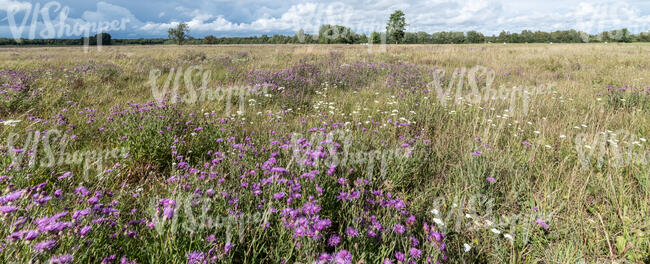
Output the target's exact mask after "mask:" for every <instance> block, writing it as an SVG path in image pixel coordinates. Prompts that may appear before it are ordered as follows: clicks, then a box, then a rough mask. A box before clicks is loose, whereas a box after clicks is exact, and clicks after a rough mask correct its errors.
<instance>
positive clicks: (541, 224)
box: [535, 219, 549, 229]
mask: <svg viewBox="0 0 650 264" xmlns="http://www.w3.org/2000/svg"><path fill="white" fill-rule="evenodd" d="M535 223H537V224H538V225H540V226H541V227H542V228H544V229H548V228H549V226H548V224H546V222H544V220H542V219H537V220H536V221H535Z"/></svg>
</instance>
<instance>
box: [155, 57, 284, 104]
mask: <svg viewBox="0 0 650 264" xmlns="http://www.w3.org/2000/svg"><path fill="white" fill-rule="evenodd" d="M162 74H163V72H162V71H161V70H159V69H154V70H151V72H150V73H149V81H148V84H149V85H150V86H151V92H152V94H153V96H154V98H155V99H156V101H158V102H162V101H163V100H165V98H166V97H169V102H170V103H172V104H176V103H180V102H182V103H185V104H194V103H197V102H208V101H224V102H225V104H226V105H225V114H226V115H230V111H231V109H232V107H233V104H234V103H235V100H236V103H237V105H238V107H237V114H243V112H244V110H245V106H246V104H247V103H253V104H254V103H255V99H252V98H250V97H252V96H265V97H270V96H271V95H270V94H268V86H266V85H260V86H232V87H218V88H212V87H209V86H208V85H209V83H210V76H211V75H212V72H211V71H210V70H206V69H204V68H203V66H201V65H193V66H189V67H187V69H185V70H183V67H179V68H171V69H170V70H169V72H168V73H167V77H166V78H162V79H161V76H162ZM161 80H162V85H159V84H160V83H161ZM198 83H200V86H195V84H198Z"/></svg>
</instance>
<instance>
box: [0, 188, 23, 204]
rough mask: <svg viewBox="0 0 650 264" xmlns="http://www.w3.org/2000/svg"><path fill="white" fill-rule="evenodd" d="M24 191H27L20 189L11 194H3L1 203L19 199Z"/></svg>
mask: <svg viewBox="0 0 650 264" xmlns="http://www.w3.org/2000/svg"><path fill="white" fill-rule="evenodd" d="M23 193H25V190H18V191H15V192H12V193H10V194H7V195H5V196H2V197H0V204H3V203H8V202H13V201H15V200H17V199H18V198H20V196H21V195H23Z"/></svg>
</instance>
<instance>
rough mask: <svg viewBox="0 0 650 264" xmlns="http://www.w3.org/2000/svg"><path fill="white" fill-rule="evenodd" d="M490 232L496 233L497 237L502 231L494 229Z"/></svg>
mask: <svg viewBox="0 0 650 264" xmlns="http://www.w3.org/2000/svg"><path fill="white" fill-rule="evenodd" d="M490 231H492V233H495V234H497V235H498V234H501V231H499V230H497V229H496V228H492V229H490Z"/></svg>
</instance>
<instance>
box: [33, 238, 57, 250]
mask: <svg viewBox="0 0 650 264" xmlns="http://www.w3.org/2000/svg"><path fill="white" fill-rule="evenodd" d="M54 246H56V241H54V240H46V241H43V242H39V243H36V245H34V250H36V251H43V250H50V249H52V248H53V247H54Z"/></svg>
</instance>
